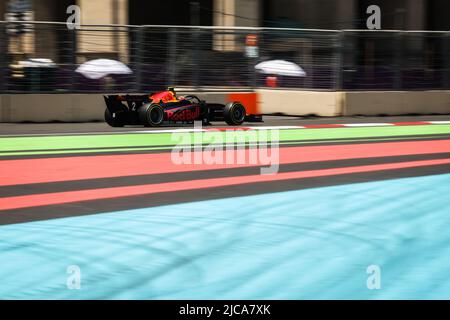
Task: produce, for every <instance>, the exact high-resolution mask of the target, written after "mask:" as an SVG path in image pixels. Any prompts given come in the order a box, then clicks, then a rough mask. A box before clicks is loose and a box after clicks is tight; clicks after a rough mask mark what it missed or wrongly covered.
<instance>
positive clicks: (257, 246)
mask: <svg viewBox="0 0 450 320" xmlns="http://www.w3.org/2000/svg"><path fill="white" fill-rule="evenodd" d="M449 195H450V174H445V175H436V176H427V177H418V178H405V179H396V180H387V181H378V182H369V183H359V184H348V185H341V186H332V187H323V188H315V189H306V190H299V191H289V192H281V193H272V194H262V195H257V196H247V197H239V198H231V199H221V200H211V201H202V202H193V203H184V204H177V205H170V206H164V207H154V208H146V209H139V210H129V211H121V212H112V213H104V214H98V215H90V216H83V217H73V218H64V219H56V220H48V221H40V222H31V223H23V224H16V225H7V226H2V227H0V298H1V299H50V298H63V299H80V298H93V299H121V298H123V299H129V298H135V299H207V298H208V299H211V298H214V299H231V298H233V299H303V298H314V299H326V298H331V299H351V298H353V299H355V298H356V299H379V298H385V299H399V298H403V299H427V298H447V299H450V232H449V230H450V196H449ZM2 214H6V213H2ZM373 264H376V265H379V266H380V268H381V289H379V290H369V289H367V286H366V280H367V277H368V275H367V273H366V268H367V267H368V266H369V265H373ZM69 265H78V266H79V267H80V268H81V289H80V290H69V289H67V286H66V281H67V277H68V275H67V273H66V269H67V267H68V266H69Z"/></svg>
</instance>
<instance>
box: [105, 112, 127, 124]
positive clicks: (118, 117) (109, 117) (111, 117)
mask: <svg viewBox="0 0 450 320" xmlns="http://www.w3.org/2000/svg"><path fill="white" fill-rule="evenodd" d="M122 113H123V112H115V113H114V114H112V113H111V111H109V109H108V108H106V110H105V122H106V123H107V124H109V125H110V126H111V127H115V128H117V127H123V126H124V125H125V122H124V119H123V114H122Z"/></svg>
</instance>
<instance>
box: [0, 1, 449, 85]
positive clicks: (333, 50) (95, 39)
mask: <svg viewBox="0 0 450 320" xmlns="http://www.w3.org/2000/svg"><path fill="white" fill-rule="evenodd" d="M372 4H377V5H378V6H380V8H381V28H382V30H422V31H432V32H427V33H424V32H415V33H408V32H406V33H405V32H384V31H383V32H376V33H368V32H357V31H352V30H354V29H361V30H366V20H367V18H368V14H367V13H366V9H367V7H368V6H369V5H372ZM70 5H78V6H80V7H81V24H82V25H90V26H89V27H83V28H82V29H80V30H74V31H70V30H68V29H67V27H66V25H65V22H66V20H67V18H68V17H69V14H68V13H66V9H67V7H69V6H70ZM12 8H13V9H14V8H16V9H17V8H25V9H24V10H26V11H27V14H26V15H23V17H22V18H23V19H25V20H27V19H28V20H34V21H41V22H43V21H52V22H60V24H45V23H40V24H34V23H31V24H26V21H25V22H24V25H23V26H21V27H20V28H19V26H20V25H12V26H11V25H8V24H2V25H0V72H1V73H0V77H3V78H4V79H5V81H3V83H6V82H8V85H5V84H2V85H0V89H2V90H5V87H6V89H8V88H9V89H10V88H15V89H17V85H16V84H15V82H14V81H15V80H14V79H15V77H14V71H13V72H12V73H10V66H14V65H15V64H16V62H17V61H20V60H24V59H29V58H45V59H50V60H52V61H53V62H55V64H56V66H57V70H56V71H55V75H54V76H52V77H51V78H53V79H56V80H54V81H53V82H48V83H44V86H43V87H47V88H54V87H55V84H54V83H60V85H59V86H60V89H61V90H68V88H72V90H73V88H77V84H79V86H78V88H79V89H80V88H81V89H83V90H84V89H85V90H94V91H95V90H96V88H98V90H100V88H101V87H100V86H92V87H89V86H88V85H87V84H86V82H85V79H82V78H81V79H75V80H73V79H72V78H73V77H72V74H73V72H74V69H75V68H76V66H78V65H80V64H82V63H83V62H85V61H88V60H92V59H96V58H108V59H115V60H120V61H122V62H123V63H125V64H127V65H129V66H130V68H131V69H132V70H133V75H132V76H130V77H129V78H126V79H125V80H121V81H122V83H126V86H124V87H122V89H126V90H138V89H142V85H141V83H142V82H143V81H144V80H145V82H146V83H149V82H152V81H154V82H159V83H160V84H166V83H170V84H177V85H178V84H179V85H189V86H201V85H205V86H207V85H220V84H224V85H232V86H255V85H257V84H258V83H259V82H258V75H257V74H256V75H255V71H254V69H253V67H254V65H255V64H256V63H258V62H260V61H264V60H269V59H284V60H289V61H292V62H294V63H296V64H298V65H300V66H302V68H303V69H305V71H306V74H307V77H305V78H304V79H303V78H302V79H291V80H290V79H288V78H286V79H285V81H284V82H282V83H284V85H285V86H288V87H299V88H310V89H311V88H312V89H340V88H342V87H344V88H351V89H386V88H389V89H399V88H442V87H448V86H449V85H450V79H449V75H448V74H449V65H450V62H449V57H448V56H449V52H450V42H449V41H450V40H449V39H450V38H449V35H448V32H447V33H445V32H444V33H438V32H436V31H448V30H450V19H448V17H447V15H448V13H449V12H450V1H448V0H196V1H194V0H192V1H190V0H164V1H147V0H95V1H93V0H0V16H2V17H5V19H3V20H8V18H10V15H11V13H12V12H11V11H14V10H15V9H14V10H13V9H12ZM19 11H20V10H19ZM93 25H95V26H93ZM143 25H151V26H152V27H138V26H143ZM157 26H159V27H157ZM162 26H164V27H162ZM168 26H171V27H168ZM177 26H178V27H177ZM180 26H216V27H217V28H216V29H201V30H200V29H195V28H190V29H189V28H182V27H180ZM231 27H242V28H245V27H249V28H251V27H259V28H291V29H292V30H291V31H276V30H277V29H270V30H269V29H257V30H253V29H239V30H232V29H231ZM226 28H230V29H226ZM293 29H296V31H294V30H293ZM300 29H323V31H320V32H318V31H312V30H309V31H307V30H303V31H302V30H300ZM332 30H347V31H345V32H339V31H332ZM249 37H250V38H249ZM249 39H254V40H252V41H250V42H252V43H253V46H255V47H257V49H258V50H257V51H255V55H253V56H252V55H251V54H250V55H249V54H248V52H247V51H246V50H247V49H248V46H249ZM12 69H13V70H14V67H12ZM33 70H35V69H33ZM36 70H37V69H36ZM49 70H50V69H49ZM49 70H47V71H46V72H45V73H43V74H44V76H41V77H40V78H39V77H38V80H36V81H37V82H36V81H35V80H33V81H32V82H33V83H39V84H42V83H43V81H44V80H45V81H49V80H48V79H50V77H48V72H50V71H49ZM11 75H12V76H11ZM43 79H44V80H43ZM68 79H70V81H71V82H70V83H69V81H68ZM408 83H409V84H408ZM41 87H42V86H41ZM86 88H87V89H86ZM92 88H94V89H92ZM18 90H19V91H20V89H18ZM37 90H40V88H37Z"/></svg>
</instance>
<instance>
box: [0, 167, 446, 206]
mask: <svg viewBox="0 0 450 320" xmlns="http://www.w3.org/2000/svg"><path fill="white" fill-rule="evenodd" d="M442 164H450V159H437V160H422V161H409V162H398V163H389V164H376V165H366V166H355V167H345V168H333V169H321V170H308V171H296V172H284V173H279V174H275V175H249V176H238V177H227V178H218V179H205V180H191V181H177V182H167V183H155V184H144V185H138V186H128V187H113V188H101V189H91V190H80V191H68V192H55V193H47V194H36V195H28V196H16V197H6V198H0V210H11V209H21V208H29V207H37V206H45V205H57V204H63V203H70V202H79V201H89V200H101V199H111V198H118V197H127V196H138V195H145V194H154V193H162V192H176V191H183V190H197V189H206V188H214V187H225V186H232V185H238V184H248V183H258V182H272V181H282V180H291V179H302V178H312V177H324V176H334V175H342V174H350V173H362V172H372V171H381V170H394V169H404V168H413V167H422V166H432V165H442Z"/></svg>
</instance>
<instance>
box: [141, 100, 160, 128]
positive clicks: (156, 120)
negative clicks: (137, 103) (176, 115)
mask: <svg viewBox="0 0 450 320" xmlns="http://www.w3.org/2000/svg"><path fill="white" fill-rule="evenodd" d="M139 121H140V122H141V124H143V125H144V126H146V127H158V126H160V125H161V124H162V123H163V121H164V109H163V108H162V107H161V106H160V105H159V104H157V103H147V104H145V105H143V106H142V107H141V108H140V109H139Z"/></svg>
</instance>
